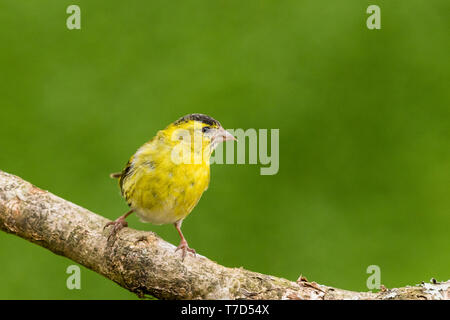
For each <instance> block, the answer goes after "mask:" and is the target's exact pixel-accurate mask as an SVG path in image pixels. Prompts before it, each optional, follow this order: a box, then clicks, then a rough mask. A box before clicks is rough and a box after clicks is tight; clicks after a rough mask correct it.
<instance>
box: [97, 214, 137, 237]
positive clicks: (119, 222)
mask: <svg viewBox="0 0 450 320" xmlns="http://www.w3.org/2000/svg"><path fill="white" fill-rule="evenodd" d="M133 211H134V210H133V209H131V210H130V211H128V212H127V213H125V214H124V215H123V216H120V217H119V218H117V219H116V220H115V221H110V222H108V223H107V224H105V226H104V227H103V230H105V228H106V227H109V226H113V228H112V230H111V234H110V235H109V237H108V241H109V240H110V239H111V237H113V236H115V235H116V234H117V232H119V231H120V230H122V228H123V227H128V222H126V221H125V219H126V218H127V217H128V216H129V215H130V214H132V213H133Z"/></svg>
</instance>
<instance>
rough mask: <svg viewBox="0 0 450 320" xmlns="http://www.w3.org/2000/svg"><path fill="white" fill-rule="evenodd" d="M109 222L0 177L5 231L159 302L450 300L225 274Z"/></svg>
mask: <svg viewBox="0 0 450 320" xmlns="http://www.w3.org/2000/svg"><path fill="white" fill-rule="evenodd" d="M108 221H109V220H107V219H105V218H103V217H101V216H99V215H97V214H94V213H92V212H90V211H89V210H87V209H84V208H81V207H79V206H77V205H75V204H73V203H71V202H69V201H66V200H64V199H61V198H59V197H57V196H55V195H53V194H51V193H50V192H47V191H43V190H41V189H39V188H37V187H35V186H33V185H31V184H30V183H28V182H26V181H24V180H22V179H20V178H19V177H16V176H14V175H10V174H8V173H5V172H3V171H0V229H1V230H3V231H5V232H8V233H12V234H15V235H17V236H19V237H21V238H24V239H26V240H28V241H31V242H33V243H36V244H38V245H40V246H42V247H44V248H47V249H49V250H51V251H52V252H54V253H56V254H59V255H62V256H65V257H67V258H69V259H72V260H73V261H75V262H77V263H79V264H82V265H84V266H85V267H87V268H89V269H92V270H93V271H95V272H97V273H99V274H101V275H103V276H105V277H106V278H108V279H111V280H112V281H114V282H116V283H117V284H119V285H120V286H122V287H123V288H125V289H127V290H129V291H131V292H134V293H136V294H138V295H139V296H140V297H143V296H144V295H152V296H154V297H156V298H160V299H449V297H450V281H447V282H443V283H427V284H421V285H418V286H414V287H409V286H408V287H404V288H398V289H391V290H388V289H385V290H382V291H380V292H378V293H371V292H352V291H346V290H341V289H337V288H332V287H328V286H324V285H319V284H316V283H314V282H308V281H307V280H306V279H305V278H303V277H301V278H300V279H299V280H298V281H297V282H292V281H289V280H286V279H282V278H277V277H273V276H270V275H264V274H260V273H256V272H252V271H247V270H245V269H243V268H227V267H224V266H221V265H219V264H217V263H216V262H213V261H211V260H209V259H207V258H205V257H203V256H199V255H197V257H193V256H191V255H189V256H187V257H186V259H185V260H184V261H182V260H181V258H180V255H179V253H175V247H174V246H173V245H171V244H170V243H168V242H166V241H164V240H163V239H161V238H159V237H158V236H157V235H156V234H155V233H153V232H143V231H137V230H133V229H130V228H124V229H123V230H121V231H120V232H119V234H118V236H117V238H116V239H115V241H110V242H109V243H108V241H107V235H108V231H109V230H108V229H107V230H106V231H104V230H103V226H104V225H105V224H106V223H107V222H108Z"/></svg>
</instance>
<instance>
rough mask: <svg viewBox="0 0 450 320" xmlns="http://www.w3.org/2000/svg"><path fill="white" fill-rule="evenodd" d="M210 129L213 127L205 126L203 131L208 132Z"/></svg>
mask: <svg viewBox="0 0 450 320" xmlns="http://www.w3.org/2000/svg"><path fill="white" fill-rule="evenodd" d="M209 129H211V128H210V127H203V128H202V132H203V133H206V132H208V131H209Z"/></svg>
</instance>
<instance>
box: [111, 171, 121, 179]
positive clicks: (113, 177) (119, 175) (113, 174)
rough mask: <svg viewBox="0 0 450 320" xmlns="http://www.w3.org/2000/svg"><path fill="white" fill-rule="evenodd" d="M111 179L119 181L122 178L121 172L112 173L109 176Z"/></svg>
mask: <svg viewBox="0 0 450 320" xmlns="http://www.w3.org/2000/svg"><path fill="white" fill-rule="evenodd" d="M109 176H110V177H111V178H112V179H119V178H120V177H121V176H122V172H114V173H111V174H110V175H109Z"/></svg>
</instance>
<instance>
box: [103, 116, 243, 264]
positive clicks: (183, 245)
mask: <svg viewBox="0 0 450 320" xmlns="http://www.w3.org/2000/svg"><path fill="white" fill-rule="evenodd" d="M228 140H236V138H235V137H234V136H233V135H232V134H231V133H230V132H228V131H226V130H225V129H224V128H223V127H222V125H221V124H220V122H219V121H217V120H215V119H214V118H212V117H210V116H207V115H205V114H200V113H192V114H188V115H185V116H183V117H181V118H179V119H178V120H176V121H175V122H173V123H171V124H169V125H168V126H167V127H166V128H165V129H163V130H160V131H158V132H157V134H156V136H154V137H153V138H152V139H151V140H150V141H148V142H147V143H145V144H144V145H142V146H141V147H140V148H139V149H138V150H137V151H136V153H135V154H134V155H133V156H132V157H131V158H130V159H129V161H128V163H127V164H126V166H125V168H124V169H123V170H122V171H121V172H117V173H112V174H111V175H110V176H111V177H112V178H116V179H118V182H119V187H120V190H121V194H122V196H123V197H124V198H125V200H126V201H127V203H128V206H129V207H130V210H129V211H128V212H127V213H125V214H124V215H122V216H120V217H119V218H117V219H116V220H115V221H110V222H108V223H107V224H106V225H105V226H104V228H107V227H109V226H112V230H111V232H110V235H109V237H108V239H110V238H111V237H114V236H115V235H116V234H117V233H118V232H119V231H120V230H121V229H122V228H124V227H127V226H128V223H127V221H126V220H125V219H126V218H127V217H128V216H129V215H130V214H132V213H135V214H136V215H137V216H138V217H139V218H140V220H141V222H144V223H152V224H155V225H161V224H173V225H174V226H175V228H176V230H177V231H178V234H179V236H180V238H181V240H180V244H179V246H178V247H177V248H176V250H175V251H178V250H181V256H182V260H184V258H185V256H186V252H190V253H192V254H193V255H194V256H195V254H196V252H195V250H194V249H192V248H190V247H189V245H188V242H187V241H186V238H185V237H184V235H183V233H182V231H181V225H182V223H183V220H184V219H185V218H186V217H187V216H188V215H189V214H190V213H191V211H192V210H193V209H194V207H195V206H196V205H197V203H198V202H199V200H200V198H201V196H202V194H203V193H204V191H206V190H207V189H208V186H209V182H210V157H211V154H212V152H213V151H214V149H215V148H216V147H217V145H218V144H219V143H222V142H225V141H228Z"/></svg>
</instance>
